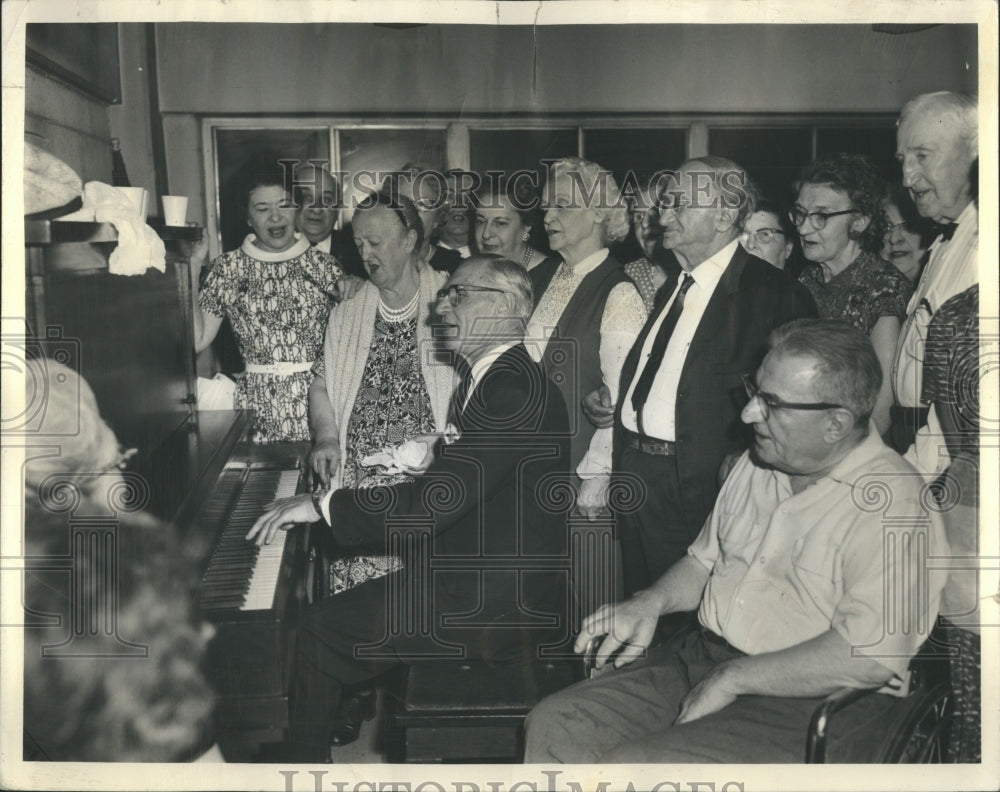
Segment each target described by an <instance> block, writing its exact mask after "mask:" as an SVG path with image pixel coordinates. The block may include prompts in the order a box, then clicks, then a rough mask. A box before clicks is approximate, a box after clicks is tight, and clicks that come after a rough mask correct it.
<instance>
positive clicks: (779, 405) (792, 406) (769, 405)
mask: <svg viewBox="0 0 1000 792" xmlns="http://www.w3.org/2000/svg"><path fill="white" fill-rule="evenodd" d="M743 387H744V388H746V390H747V396H749V397H750V401H753V400H754V399H759V400H760V412H761V414H762V415H763V416H764V420H765V421H766V420H767V419H768V418H770V417H771V410H846V409H847V408H846V407H844V405H842V404H833V403H831V402H786V401H783V400H782V399H779V398H778V397H777V396H775V395H774V394H773V393H767V392H765V391H762V390H761V389H760V388H758V387H757V383H756V382H755V381H754V378H753V375H752V374H744V375H743Z"/></svg>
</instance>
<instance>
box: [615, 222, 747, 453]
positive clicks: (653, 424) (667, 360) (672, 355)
mask: <svg viewBox="0 0 1000 792" xmlns="http://www.w3.org/2000/svg"><path fill="white" fill-rule="evenodd" d="M738 244H739V242H738V241H737V240H735V239H734V240H733V241H732V242H730V243H729V244H728V245H726V246H725V247H724V248H722V250H719V251H717V252H716V253H715V254H714V255H712V256H709V257H708V258H707V259H705V260H704V261H703V262H701V264H699V265H698V266H697V267H695V268H694V269H693V270H691V272H689V273H688V274H689V275H690V276H691V277H692V278H694V283H692V284H691V286H690V287H689V288H688V290H687V294H685V295H684V310H683V312H682V313H681V315H680V318H678V320H677V325H676V326H675V327H674V331H673V333H671V334H670V341H669V342H668V343H667V349H666V351H665V352H664V354H663V362H662V363H661V364H660V369H659V371H657V372H656V379H654V380H653V386H652V388H651V389H650V391H649V397H648V398H647V399H646V406H645V408H644V409H643V413H642V424H643V430H644V431H643V434H647V435H649V436H651V437H656V438H659V439H660V440H670V441H673V440H675V439H676V427H675V425H674V418H675V411H676V407H677V385H678V383H680V380H681V371H683V369H684V361H685V360H686V359H687V353H688V349H689V348H690V347H691V341H692V340H693V339H694V334H695V332H697V330H698V325H699V324H701V318H702V316H704V315H705V308H706V307H707V306H708V301H709V300H711V299H712V295H713V294H714V293H715V288H716V286H718V285H719V281H720V280H721V279H722V275H723V273H724V272H725V271H726V268H727V267H728V266H729V262H730V261H732V259H733V255H734V254H735V253H736V246H737V245H738ZM679 290H680V279H679V278H678V281H677V288H676V289H674V293H673V295H672V296H671V298H670V299H669V300H667V303H666V305H664V306H663V309H662V310H661V311H660V316H659V318H658V319H657V320H656V324H654V325H653V327H652V328H651V329H650V332H649V335H648V336H646V341H645V343H644V344H643V345H642V354H641V355H640V356H639V365H638V367H637V368H636V371H635V376H634V377H633V378H632V383H631V384H630V385H629V389H628V391H627V392H626V394H625V399H624V401H623V402H622V425H623V426H624V427H625V428H626V429H628V430H629V431H632V432H638V431H639V422H638V420H637V418H636V414H635V410H634V409H633V407H632V393H633V392H634V391H635V386H636V383H638V381H639V378H640V377H641V376H642V372H643V369H644V368H645V367H646V362H647V361H648V360H649V353H650V351H651V350H652V348H653V342H654V341H655V340H656V333H657V332H658V331H659V329H660V325H662V324H663V320H664V319H665V318H666V316H667V311H669V310H670V306H671V305H673V303H674V300H676V299H677V292H678V291H679Z"/></svg>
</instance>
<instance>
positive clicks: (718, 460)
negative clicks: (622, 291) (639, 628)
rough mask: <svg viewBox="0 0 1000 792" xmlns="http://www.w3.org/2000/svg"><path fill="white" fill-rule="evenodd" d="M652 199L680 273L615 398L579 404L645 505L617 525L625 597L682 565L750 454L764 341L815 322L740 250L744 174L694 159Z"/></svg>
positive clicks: (799, 290) (775, 277)
mask: <svg viewBox="0 0 1000 792" xmlns="http://www.w3.org/2000/svg"><path fill="white" fill-rule="evenodd" d="M657 194H658V195H659V196H661V197H660V226H661V227H662V229H663V246H664V247H665V248H667V249H668V250H671V251H673V253H674V255H675V256H676V257H677V260H678V262H679V263H680V271H679V272H678V273H672V274H671V276H670V277H668V279H667V281H666V283H664V285H663V286H662V287H661V289H660V292H659V297H660V299H659V300H658V301H657V302H656V303H655V304H654V307H653V310H652V311H651V312H650V314H649V319H648V320H647V322H646V325H645V327H644V328H643V329H642V332H641V333H640V334H639V336H638V338H637V339H636V341H635V344H634V345H633V346H632V349H631V351H630V352H629V354H628V357H627V358H626V359H625V363H624V365H623V366H622V372H621V377H620V380H619V387H618V392H617V393H612V392H611V391H610V390H609V389H608V388H607V387H605V388H602V389H599V390H597V391H594V392H593V393H592V394H590V395H589V396H588V397H586V399H585V401H584V409H585V411H587V414H588V417H589V418H590V419H591V420H592V421H593V422H594V423H595V424H596V425H598V426H611V425H613V426H614V435H615V437H614V451H615V453H614V459H613V471H614V473H615V474H619V475H623V476H624V477H630V478H632V479H633V480H637V481H641V482H642V484H643V491H644V494H645V499H644V501H643V502H642V504H641V505H640V506H639V508H638V509H636V510H634V511H632V512H629V513H623V514H620V515H619V519H618V528H619V532H620V538H621V555H622V566H623V570H624V581H623V582H624V590H625V594H626V595H629V594H632V593H634V592H636V591H638V590H640V589H644V588H646V587H647V586H649V585H651V584H652V583H653V582H654V581H655V580H656V579H657V578H658V577H659V576H660V575H662V574H663V573H664V572H665V571H666V570H667V569H668V568H669V567H670V565H671V564H673V563H674V562H675V561H677V560H678V559H679V558H682V557H683V556H684V553H685V550H686V548H687V547H688V545H689V544H691V541H692V540H693V539H694V537H695V536H696V535H697V534H698V531H699V530H700V529H701V526H702V524H703V523H704V522H705V518H706V517H707V516H708V513H709V512H710V511H711V510H712V504H713V503H715V497H716V495H718V492H719V484H718V471H719V468H720V465H721V464H722V462H723V460H724V459H725V458H726V456H727V454H733V455H734V456H735V455H736V454H738V453H741V452H742V451H743V450H744V449H746V446H747V437H746V433H745V432H744V431H743V430H742V427H741V426H740V421H739V407H738V404H737V401H738V395H739V393H741V392H742V385H741V383H740V377H741V376H742V375H743V374H744V373H746V372H747V371H752V370H753V369H754V368H756V366H757V365H758V364H759V363H760V361H761V358H762V357H763V353H764V341H765V339H766V338H767V334H768V333H769V332H771V330H773V329H774V328H775V327H777V326H778V325H781V324H783V323H784V322H787V321H790V320H792V319H798V318H801V317H811V316H815V315H816V305H815V303H814V302H813V299H812V297H811V296H810V294H809V292H808V290H807V289H806V288H805V287H804V286H802V285H801V284H799V283H796V282H795V281H794V280H792V279H791V278H790V277H789V276H788V275H786V274H785V273H784V272H782V271H781V270H778V269H776V268H774V267H772V266H771V265H770V264H768V263H767V262H766V261H764V260H763V259H760V258H758V257H757V256H754V255H752V254H750V253H748V252H747V251H746V250H744V249H743V248H742V247H741V246H740V244H739V241H738V236H739V233H740V229H741V228H742V227H743V222H744V220H746V218H747V217H749V216H750V215H752V214H753V212H754V208H755V206H756V200H757V190H756V189H755V188H754V187H753V185H752V184H751V182H750V180H749V178H748V177H747V174H746V171H745V170H744V169H743V168H742V167H741V166H740V165H738V164H737V163H735V162H733V161H732V160H728V159H725V158H723V157H715V156H706V157H698V158H696V159H692V160H688V161H687V162H685V163H684V164H683V165H681V167H680V168H679V169H678V170H677V171H676V172H672V173H671V172H666V171H665V172H664V173H663V174H662V178H661V179H660V184H659V189H658V190H657ZM615 405H617V409H616V407H615ZM670 621H674V622H676V621H678V619H672V620H670ZM665 626H670V625H665Z"/></svg>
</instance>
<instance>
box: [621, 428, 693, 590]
mask: <svg viewBox="0 0 1000 792" xmlns="http://www.w3.org/2000/svg"><path fill="white" fill-rule="evenodd" d="M617 469H618V470H620V471H621V472H623V473H630V474H633V475H635V476H638V477H639V478H640V479H641V480H642V482H643V484H644V485H645V489H646V492H645V498H644V499H643V502H642V505H641V506H640V507H639V508H638V509H636V510H635V511H633V512H631V513H630V514H624V513H623V514H620V515H618V530H619V539H620V541H621V553H622V572H623V575H624V581H623V582H624V589H625V596H626V597H630V596H632V594H634V593H635V592H637V591H639V590H640V589H644V588H648V587H649V586H650V585H652V584H653V583H654V582H655V581H656V580H657V579H658V578H659V577H660V576H661V575H662V574H663V573H664V572H666V571H667V570H668V569H669V568H670V567H671V566H672V565H673V564H674V563H675V562H677V561H679V560H680V559H681V558H683V557H684V555H685V554H686V553H687V549H688V546H689V545H690V544H691V542H693V541H694V539H695V537H696V536H697V535H698V532H699V531H701V527H702V525H703V524H704V521H705V518H706V517H707V515H704V514H698V515H689V514H688V513H687V512H686V511H685V509H684V502H683V499H682V498H681V485H680V477H679V475H678V472H677V457H676V456H657V455H654V454H647V453H644V452H642V451H639V450H637V449H632V448H626V449H625V450H624V452H623V453H622V456H621V461H620V463H619V465H618V468H617Z"/></svg>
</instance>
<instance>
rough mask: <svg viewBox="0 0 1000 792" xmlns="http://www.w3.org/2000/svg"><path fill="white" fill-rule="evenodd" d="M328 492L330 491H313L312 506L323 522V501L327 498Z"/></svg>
mask: <svg viewBox="0 0 1000 792" xmlns="http://www.w3.org/2000/svg"><path fill="white" fill-rule="evenodd" d="M327 492H328V490H325V489H317V490H313V493H312V505H313V508H314V509H315V510H316V514H318V515H319V519H321V520H322V519H323V507H322V505H321V504H322V503H323V499H324V498H325V497H326V493H327Z"/></svg>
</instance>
